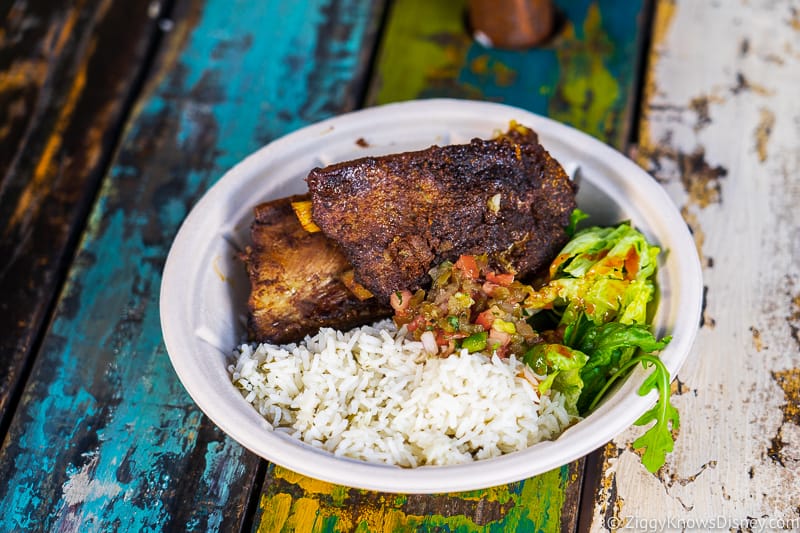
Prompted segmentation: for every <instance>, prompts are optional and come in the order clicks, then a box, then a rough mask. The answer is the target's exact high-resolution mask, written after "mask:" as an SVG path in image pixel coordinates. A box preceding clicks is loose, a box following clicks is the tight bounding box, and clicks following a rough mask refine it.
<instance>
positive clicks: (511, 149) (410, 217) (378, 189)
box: [306, 124, 576, 302]
mask: <svg viewBox="0 0 800 533" xmlns="http://www.w3.org/2000/svg"><path fill="white" fill-rule="evenodd" d="M306 181H307V183H308V188H309V192H310V195H311V199H312V203H313V219H314V222H315V223H316V224H317V225H319V226H320V227H321V228H322V231H323V232H324V233H325V234H326V235H327V236H328V237H330V238H331V239H333V240H334V241H336V242H337V243H338V244H339V246H340V247H341V249H342V250H343V252H344V255H345V256H346V257H347V260H348V261H349V262H350V263H351V264H352V265H353V267H354V269H355V274H356V280H357V281H358V282H359V283H361V284H362V285H364V286H365V287H366V288H367V289H369V290H370V291H371V292H372V293H373V294H375V295H376V296H377V297H379V299H381V300H382V301H384V302H385V301H387V299H388V296H389V295H390V294H391V293H392V292H393V291H397V290H402V289H409V290H416V289H418V288H423V287H425V286H426V285H427V284H428V283H429V281H430V280H429V276H428V271H429V270H430V268H431V267H432V266H434V265H436V264H439V263H440V262H442V261H444V260H450V261H454V260H456V259H457V258H458V256H459V255H462V254H481V253H488V255H489V259H490V263H491V264H492V265H493V266H494V267H495V268H497V269H499V270H503V271H508V272H513V273H515V274H516V275H517V276H518V277H524V276H526V275H528V274H534V273H536V272H537V271H539V270H540V269H542V268H543V267H545V266H546V265H547V264H548V263H549V261H550V260H551V259H552V258H553V257H554V256H555V254H556V253H557V252H558V250H559V249H560V248H561V247H562V246H563V245H564V244H565V243H566V240H567V235H566V232H565V227H566V226H567V225H568V224H569V219H570V214H571V213H572V211H573V209H575V207H576V203H575V192H576V190H575V189H576V187H575V186H574V184H573V183H572V182H571V181H570V180H569V178H568V176H567V174H566V173H565V172H564V169H563V168H562V167H561V165H560V164H559V163H558V162H557V161H556V160H555V159H553V158H552V157H551V156H550V154H549V153H548V152H547V151H546V150H545V149H544V147H542V145H541V144H539V142H538V137H537V135H536V133H534V132H533V131H532V130H530V129H528V128H525V127H522V126H519V125H514V124H512V127H511V128H510V129H509V131H508V132H507V133H506V134H504V135H501V136H499V137H498V138H495V139H491V140H481V139H473V140H472V141H471V142H470V143H469V144H464V145H450V146H444V147H439V146H432V147H430V148H428V149H426V150H421V151H417V152H406V153H400V154H393V155H387V156H383V157H366V158H362V159H357V160H354V161H348V162H344V163H338V164H334V165H330V166H328V167H325V168H316V169H314V170H312V171H311V173H310V174H309V175H308V177H307V180H306Z"/></svg>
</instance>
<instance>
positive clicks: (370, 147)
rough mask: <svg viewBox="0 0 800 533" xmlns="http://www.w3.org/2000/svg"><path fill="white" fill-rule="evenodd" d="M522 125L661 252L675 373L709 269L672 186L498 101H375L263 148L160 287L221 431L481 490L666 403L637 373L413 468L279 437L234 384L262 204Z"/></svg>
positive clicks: (422, 487)
mask: <svg viewBox="0 0 800 533" xmlns="http://www.w3.org/2000/svg"><path fill="white" fill-rule="evenodd" d="M511 120H516V121H517V122H519V123H521V124H524V125H526V126H528V127H531V128H532V129H534V130H535V131H536V132H537V133H538V134H539V138H540V142H541V143H542V144H543V145H544V146H545V148H547V149H548V150H549V151H550V153H551V154H552V155H553V156H554V157H555V158H556V159H558V160H559V161H561V163H562V164H563V165H564V166H565V167H566V168H567V169H568V170H569V169H570V168H571V167H572V168H575V166H576V165H577V166H579V168H580V190H579V194H578V206H579V207H580V208H581V209H582V210H583V211H585V212H587V213H588V214H589V215H590V216H591V218H590V219H589V221H590V222H591V223H592V224H601V225H605V224H614V223H617V222H620V221H622V220H630V221H631V222H632V223H633V224H634V225H635V226H636V227H637V228H639V229H640V230H641V231H642V232H643V233H644V234H645V236H646V237H647V238H648V239H649V240H650V241H651V242H653V243H655V244H657V245H659V246H660V247H661V249H662V250H664V252H665V253H662V254H661V255H662V256H661V260H660V262H659V270H658V285H659V290H660V300H659V305H658V310H657V312H656V314H655V319H654V327H655V330H656V333H657V335H658V336H659V337H660V336H663V335H672V336H673V339H672V341H671V342H670V344H669V345H668V347H667V348H666V349H665V350H664V351H663V352H662V353H661V359H662V360H663V362H664V363H665V365H666V366H667V368H668V369H669V371H670V373H671V375H672V376H673V377H674V376H675V375H676V374H677V371H678V369H679V368H680V367H681V365H682V364H683V362H684V360H685V359H686V357H687V356H688V355H689V353H690V350H691V347H692V343H693V341H694V337H695V334H696V332H697V329H698V325H699V321H700V312H701V300H702V277H701V269H700V264H699V260H698V257H697V252H696V249H695V245H694V241H693V240H692V238H691V236H690V234H689V231H688V229H687V227H686V224H685V222H684V221H683V219H682V218H681V216H680V214H679V212H678V211H677V209H676V208H675V206H674V204H673V203H672V201H671V200H670V198H669V197H668V196H667V195H666V193H665V192H664V190H663V189H662V187H661V186H660V185H659V184H658V183H656V181H655V180H653V179H652V178H651V177H650V176H649V175H648V174H647V173H646V172H644V171H643V170H642V169H640V168H639V167H638V166H636V165H635V164H634V163H633V162H631V161H630V160H628V159H627V158H626V157H624V156H623V155H621V154H620V153H618V152H616V151H614V150H612V149H611V148H609V147H608V146H606V145H605V144H603V143H601V142H599V141H597V140H596V139H593V138H592V137H589V136H588V135H585V134H583V133H581V132H579V131H577V130H575V129H572V128H570V127H568V126H564V125H562V124H559V123H557V122H554V121H552V120H549V119H547V118H544V117H541V116H538V115H535V114H532V113H530V112H528V111H524V110H522V109H518V108H514V107H509V106H505V105H501V104H495V103H488V102H474V101H466V100H449V99H433V100H420V101H412V102H406V103H399V104H390V105H385V106H381V107H374V108H370V109H366V110H363V111H358V112H354V113H349V114H346V115H342V116H339V117H336V118H332V119H329V120H325V121H323V122H320V123H317V124H314V125H311V126H308V127H306V128H303V129H301V130H298V131H296V132H294V133H291V134H289V135H286V136H285V137H282V138H280V139H278V140H276V141H274V142H272V143H271V144H269V145H267V146H265V147H264V148H262V149H260V150H259V151H257V152H255V153H254V154H252V155H251V156H249V157H248V158H246V159H245V160H244V161H242V162H241V163H239V164H238V165H236V166H235V167H234V168H232V169H231V170H230V171H229V172H227V173H226V174H225V175H224V176H223V177H222V178H221V179H220V180H219V181H218V182H217V184H216V185H214V186H213V187H212V188H211V189H210V190H209V191H208V192H207V193H206V194H205V195H204V196H203V197H202V198H201V199H200V201H199V202H198V203H197V205H196V206H195V207H194V208H193V209H192V211H191V212H190V213H189V215H188V217H187V218H186V220H185V221H184V223H183V225H182V227H181V228H180V231H179V232H178V235H177V236H176V238H175V241H174V243H173V245H172V248H171V250H170V253H169V256H168V258H167V262H166V265H165V267H164V272H163V279H162V284H161V326H162V331H163V335H164V342H165V344H166V347H167V351H168V353H169V357H170V359H171V361H172V365H173V366H174V368H175V371H176V372H177V374H178V377H179V378H180V380H181V382H182V383H183V385H184V387H186V390H187V391H188V392H189V394H190V395H191V397H192V398H193V399H194V401H195V402H196V403H197V405H198V406H199V407H200V409H202V410H203V412H204V413H205V414H206V415H208V417H209V418H210V419H211V420H212V421H213V422H214V423H216V424H217V425H218V426H219V427H220V428H221V429H222V430H223V431H225V432H226V433H227V434H228V435H230V436H231V437H232V438H234V439H235V440H236V441H238V442H239V443H240V444H242V445H243V446H244V447H246V448H247V449H249V450H251V451H252V452H254V453H256V454H258V455H260V456H261V457H264V458H266V459H268V460H270V461H272V462H274V463H276V464H279V465H282V466H284V467H286V468H289V469H291V470H293V471H296V472H299V473H301V474H305V475H307V476H310V477H314V478H317V479H322V480H325V481H329V482H332V483H338V484H342V485H348V486H352V487H358V488H363V489H370V490H378V491H384V492H405V493H432V492H453V491H464V490H472V489H478V488H484V487H489V486H494V485H500V484H505V483H509V482H513V481H518V480H521V479H525V478H528V477H531V476H534V475H536V474H540V473H542V472H545V471H548V470H550V469H553V468H556V467H558V466H561V465H564V464H566V463H569V462H571V461H573V460H575V459H577V458H579V457H582V456H584V455H586V454H587V453H589V452H591V451H592V450H595V449H596V448H598V447H600V446H602V445H604V444H605V443H606V442H608V441H610V440H611V439H613V438H614V437H615V436H616V435H618V434H619V433H621V432H622V431H624V430H625V429H626V428H627V427H629V426H630V425H631V424H632V423H633V422H634V421H635V420H636V419H637V418H638V417H639V416H640V415H641V414H642V413H644V411H646V410H647V409H648V408H649V407H650V406H651V405H652V404H653V403H654V401H655V392H651V393H650V395H649V396H646V397H640V396H639V395H638V394H637V392H636V391H637V389H638V387H639V385H640V384H641V383H642V381H643V379H644V377H645V376H646V372H645V371H644V370H643V369H641V368H637V369H636V370H635V371H634V372H633V373H632V374H631V376H630V377H629V378H628V379H627V380H625V382H624V383H623V384H622V385H621V386H619V387H617V388H616V389H615V390H614V391H613V393H612V394H611V395H609V397H608V398H607V399H606V400H605V401H604V402H603V403H602V404H601V405H600V407H599V408H597V409H596V410H595V411H594V412H593V413H592V414H591V415H590V416H588V417H587V418H585V419H584V420H582V421H580V422H579V423H577V424H575V425H574V426H572V427H571V428H569V429H568V430H567V431H565V432H564V433H563V434H562V435H561V436H560V437H559V438H558V439H557V440H555V441H549V442H542V443H539V444H535V445H533V446H531V447H530V448H528V449H526V450H524V451H520V452H515V453H511V454H508V455H504V456H502V457H498V458H494V459H487V460H483V461H476V462H473V463H469V464H462V465H457V466H425V467H419V468H414V469H405V468H399V467H393V466H387V465H380V464H371V463H367V462H363V461H358V460H353V459H346V458H340V457H335V456H334V455H332V454H330V453H327V452H325V451H322V450H318V449H316V448H313V447H311V446H310V445H307V444H304V443H302V442H300V441H297V440H294V439H292V438H290V437H288V436H286V435H284V434H282V433H279V432H273V431H272V430H271V429H270V428H269V426H268V425H267V423H266V422H265V420H264V419H263V418H262V417H261V416H260V415H259V414H258V413H257V412H256V410H255V409H254V408H253V406H252V405H251V404H249V403H248V402H246V401H245V399H244V398H243V397H242V395H241V394H240V393H239V391H238V390H237V389H236V388H235V387H234V386H233V385H232V384H231V381H230V377H229V374H228V370H227V366H228V365H229V364H230V362H231V353H232V350H233V348H234V347H235V346H237V345H238V344H239V343H241V342H242V341H243V340H244V339H245V324H246V322H245V320H246V311H247V293H248V288H249V285H248V280H247V276H246V273H245V270H244V267H243V265H242V264H241V263H240V262H239V260H238V259H237V254H238V253H239V251H241V250H243V249H244V247H245V246H246V245H247V243H248V240H249V225H250V222H251V220H252V209H253V207H254V206H255V205H256V204H257V203H258V202H261V201H263V200H267V199H273V198H280V197H284V196H287V195H290V194H295V193H301V192H305V191H306V185H305V181H304V178H305V176H306V175H307V174H308V171H309V170H311V169H312V168H314V167H317V166H324V165H327V164H329V163H334V162H338V161H344V160H348V159H353V158H356V157H363V156H366V155H380V154H387V153H395V152H402V151H407V150H417V149H422V148H426V147H428V146H430V145H432V144H439V145H445V144H456V143H465V142H468V141H469V140H470V139H472V138H474V137H482V138H488V137H490V136H492V135H493V134H495V133H497V132H499V131H504V130H505V129H506V128H507V127H508V124H509V122H510V121H511Z"/></svg>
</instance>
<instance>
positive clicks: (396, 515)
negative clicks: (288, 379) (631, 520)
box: [256, 466, 578, 533]
mask: <svg viewBox="0 0 800 533" xmlns="http://www.w3.org/2000/svg"><path fill="white" fill-rule="evenodd" d="M269 478H270V482H269V484H268V486H267V490H266V491H265V492H264V493H263V494H262V495H261V501H260V504H259V505H260V508H261V510H262V514H261V518H260V522H259V523H258V524H256V526H257V527H256V530H257V531H258V532H259V533H278V532H280V531H311V532H345V531H371V532H386V533H390V532H403V531H407V532H410V531H426V532H434V531H463V532H466V531H486V532H505V531H539V530H554V529H555V530H558V525H559V517H560V515H561V511H562V507H563V505H564V493H565V490H566V487H567V485H568V484H570V483H574V482H575V481H576V479H577V478H578V475H577V473H576V471H575V470H574V466H564V467H561V468H559V469H556V470H552V471H550V472H547V473H545V474H542V475H540V476H537V477H536V478H533V479H531V480H528V481H526V482H520V483H512V484H510V485H505V486H499V487H493V488H490V489H485V490H477V491H470V492H462V493H454V494H434V495H403V494H379V493H370V492H367V491H356V490H343V489H342V488H341V487H338V486H336V485H331V484H329V483H325V482H322V481H315V480H310V479H308V478H305V477H302V476H299V475H298V474H295V473H293V472H290V471H287V470H285V469H282V468H280V467H275V468H274V471H273V472H272V475H270V476H269Z"/></svg>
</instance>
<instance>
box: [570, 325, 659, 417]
mask: <svg viewBox="0 0 800 533" xmlns="http://www.w3.org/2000/svg"><path fill="white" fill-rule="evenodd" d="M573 331H577V332H579V333H580V335H575V334H574V333H573V335H574V338H571V339H567V337H566V334H565V343H567V344H568V345H569V346H570V347H572V348H574V349H576V350H580V351H581V352H583V353H586V354H588V355H589V360H588V361H587V362H586V365H585V366H584V367H583V368H582V369H581V380H582V381H583V383H584V388H583V391H582V393H581V396H580V399H579V401H578V411H579V412H581V413H586V412H587V411H588V410H589V409H588V407H589V404H590V402H592V400H593V399H594V398H595V396H596V395H597V393H598V391H600V389H602V388H603V385H604V384H605V383H606V381H607V380H608V379H609V378H610V376H612V375H613V374H614V373H615V372H616V371H617V369H618V368H620V366H622V365H624V364H626V363H627V362H628V361H629V360H630V358H631V357H632V356H633V355H634V354H635V353H636V351H637V349H638V350H641V351H642V352H644V353H653V352H657V351H660V350H663V349H664V348H665V347H666V346H667V344H668V343H669V341H670V339H671V338H670V337H665V338H663V339H661V340H660V341H659V340H657V339H656V338H655V336H654V335H653V333H652V332H651V331H650V330H649V329H648V328H647V327H646V326H644V325H641V324H622V323H620V322H608V323H606V324H601V325H599V326H597V325H595V324H594V323H593V322H592V321H591V320H590V319H589V318H588V317H584V318H583V319H582V320H579V321H578V322H577V327H576V329H575V330H573Z"/></svg>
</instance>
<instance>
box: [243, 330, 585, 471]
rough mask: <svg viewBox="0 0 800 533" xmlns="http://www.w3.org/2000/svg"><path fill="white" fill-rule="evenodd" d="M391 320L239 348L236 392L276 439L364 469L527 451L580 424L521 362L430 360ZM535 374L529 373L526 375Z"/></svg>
mask: <svg viewBox="0 0 800 533" xmlns="http://www.w3.org/2000/svg"><path fill="white" fill-rule="evenodd" d="M404 333H405V331H404V330H401V331H400V332H398V331H397V330H396V328H395V327H394V325H393V323H392V322H391V321H390V320H387V321H383V322H381V323H378V324H376V325H375V326H364V327H361V328H356V329H353V330H350V331H347V332H341V331H336V330H333V329H327V328H326V329H322V330H321V331H320V332H319V333H318V334H317V335H316V336H314V337H307V338H306V339H305V340H304V341H303V342H302V343H298V344H289V345H286V346H275V345H269V344H261V345H258V346H253V345H247V344H245V345H242V346H240V347H239V348H238V350H236V352H235V354H234V355H235V359H236V360H235V363H234V364H232V365H230V367H229V370H230V373H231V376H232V380H233V382H234V384H236V385H237V386H238V387H239V389H240V390H241V391H242V394H243V395H244V397H245V398H246V399H247V401H248V402H250V403H252V404H253V405H254V406H255V408H256V409H257V410H258V412H259V413H261V415H263V416H264V418H265V419H266V420H267V421H268V422H269V423H270V424H271V426H272V427H273V428H274V429H275V430H277V431H285V432H287V433H289V434H290V435H292V436H293V437H295V438H298V439H300V440H302V441H304V442H306V443H308V444H311V445H312V446H316V447H319V448H322V449H324V450H328V451H329V452H331V453H333V454H336V455H340V456H347V457H351V458H354V459H361V460H364V461H370V462H377V463H386V464H394V465H399V466H406V467H414V466H420V465H445V464H456V463H464V462H468V461H472V460H477V459H486V458H489V457H495V456H498V455H501V454H504V453H509V452H513V451H517V450H522V449H524V448H526V447H528V446H530V445H532V444H534V443H536V442H539V441H541V440H547V439H552V438H554V437H556V436H557V435H558V434H560V433H561V432H562V431H563V430H564V429H565V428H566V427H567V426H568V425H570V424H571V423H572V422H574V418H572V417H570V415H569V414H567V411H566V410H565V408H564V402H563V397H561V395H560V394H555V395H553V396H552V397H551V396H550V395H542V396H541V397H539V396H538V395H537V393H536V390H535V389H534V387H533V386H532V385H531V382H530V381H528V379H526V378H525V377H523V368H524V367H525V365H524V363H522V362H520V361H517V360H516V359H515V358H514V357H509V358H507V359H500V358H499V357H497V356H496V355H492V356H488V355H486V354H480V353H475V354H470V353H468V352H467V351H466V350H462V351H461V352H460V353H456V354H453V355H451V356H449V357H446V358H438V357H430V358H429V357H428V356H427V355H425V353H424V350H423V349H422V344H421V343H420V342H414V341H410V340H407V339H406V338H405V335H404ZM528 374H529V375H530V372H529V373H528Z"/></svg>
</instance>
